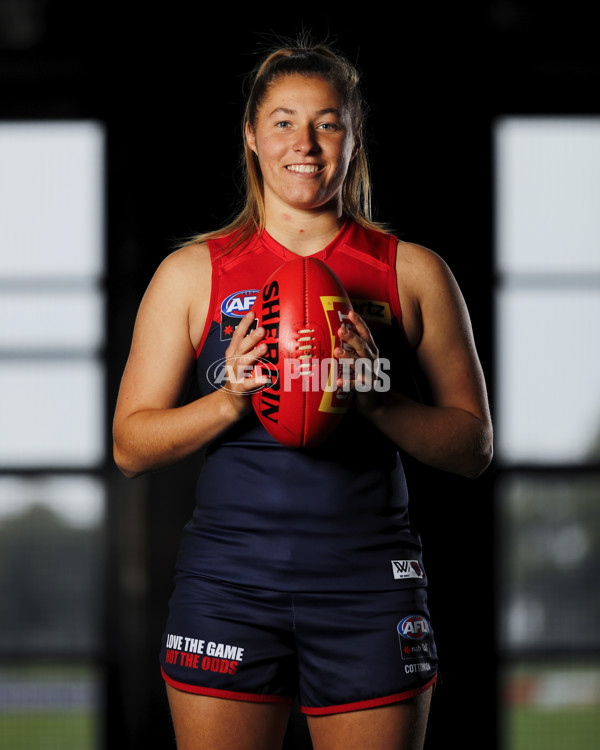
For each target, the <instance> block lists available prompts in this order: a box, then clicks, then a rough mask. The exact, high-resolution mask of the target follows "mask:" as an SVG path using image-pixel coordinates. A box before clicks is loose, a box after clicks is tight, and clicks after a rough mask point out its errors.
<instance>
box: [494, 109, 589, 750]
mask: <svg viewBox="0 0 600 750" xmlns="http://www.w3.org/2000/svg"><path fill="white" fill-rule="evenodd" d="M494 144H495V157H496V169H495V175H496V183H495V187H496V193H495V195H496V206H495V217H496V228H497V229H496V269H497V278H498V282H497V289H496V320H497V331H496V333H497V335H496V361H497V372H496V382H497V393H496V396H497V398H496V407H497V414H496V430H497V445H496V449H497V456H498V461H499V467H500V474H501V476H500V481H499V482H498V485H497V501H498V504H499V518H500V521H501V530H500V535H499V537H500V549H499V556H498V567H499V580H500V591H499V604H500V606H499V617H500V622H499V627H498V632H499V639H500V643H499V646H500V654H501V662H502V667H503V677H504V684H505V693H504V696H503V705H502V711H503V717H504V719H505V722H504V728H505V730H504V740H503V745H502V747H503V749H504V750H509V749H510V750H520V748H527V750H537V749H538V748H539V749H540V750H541V748H544V750H547V749H548V748H554V747H556V748H558V747H567V746H568V747H572V748H581V749H582V750H583V749H584V748H586V749H587V748H590V749H591V748H593V747H597V743H598V740H599V738H600V718H599V717H600V711H599V710H598V709H599V707H600V604H599V602H600V595H599V593H600V592H599V591H598V583H597V581H598V580H599V574H600V388H599V387H598V386H599V384H600V346H598V341H599V339H598V325H599V323H600V212H599V211H598V206H599V205H600V120H598V119H595V118H583V117H582V118H574V117H564V118H558V117H557V118H550V117H547V118H542V117H507V118H503V119H501V120H499V121H498V122H496V124H495V129H494Z"/></svg>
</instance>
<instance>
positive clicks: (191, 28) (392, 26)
mask: <svg viewBox="0 0 600 750" xmlns="http://www.w3.org/2000/svg"><path fill="white" fill-rule="evenodd" d="M16 5H18V4H15V3H11V2H9V0H0V118H2V119H28V118H34V119H37V118H40V119H55V118H58V119H64V118H67V119H68V118H74V119H79V118H92V119H97V120H99V121H101V122H103V123H104V124H105V125H106V129H107V138H108V141H107V147H108V151H107V165H106V167H107V194H106V199H107V225H106V233H107V234H106V237H107V242H106V252H107V275H106V279H105V283H106V292H107V298H108V302H109V304H108V311H107V326H108V331H109V336H108V342H107V348H106V357H107V363H108V385H107V389H108V394H107V403H108V404H109V405H110V410H112V405H113V404H114V402H115V398H116V391H117V388H118V382H119V378H120V375H121V372H122V369H123V367H124V364H125V359H126V356H127V350H128V346H129V341H130V336H131V330H132V326H133V320H134V316H135V312H136V309H137V306H138V304H139V301H140V298H141V295H142V294H143V291H144V289H145V287H146V285H147V283H148V281H149V280H150V277H151V275H152V273H153V272H154V270H155V268H156V266H157V265H158V263H159V262H160V261H161V259H162V258H163V257H164V256H165V255H166V254H167V253H168V252H169V251H170V250H171V249H172V247H173V245H174V243H176V242H177V241H179V240H181V239H182V238H185V237H187V236H189V235H191V234H193V233H196V232H200V231H204V230H208V229H212V228H215V227H216V226H219V225H220V224H222V223H223V222H224V221H225V220H226V219H227V218H228V217H229V216H230V214H231V212H232V209H233V206H234V203H235V200H236V196H237V193H236V184H235V175H236V171H237V164H238V158H239V151H240V148H239V144H240V137H241V133H240V128H239V122H240V119H241V115H242V108H243V99H242V80H243V77H244V75H245V74H246V73H247V72H248V71H249V69H251V68H252V67H253V66H254V64H255V62H256V61H257V59H258V55H259V54H260V52H261V51H262V50H264V49H265V48H266V47H269V46H271V45H272V44H273V37H274V36H283V37H285V36H292V37H293V36H296V34H297V33H298V31H299V30H301V29H302V28H305V29H308V30H312V32H313V34H314V36H315V37H317V38H318V39H319V38H322V37H327V38H329V39H330V40H332V41H333V42H334V43H335V44H336V45H337V46H338V47H339V48H340V49H341V50H342V51H343V52H345V54H346V55H347V56H348V57H349V58H350V59H351V60H352V61H353V62H355V63H356V64H357V65H358V67H359V68H360V70H361V71H362V73H363V75H364V80H365V86H364V89H365V94H366V97H367V100H368V101H369V103H370V105H371V113H370V116H369V120H368V126H367V145H368V150H369V153H370V156H371V161H372V177H373V183H374V194H375V207H376V218H378V219H380V220H383V221H386V222H389V224H390V225H391V226H392V228H393V229H394V231H395V232H396V233H397V234H398V235H399V236H400V237H401V238H403V239H407V240H410V241H415V242H418V243H420V244H423V245H426V246H428V247H430V248H432V249H434V250H436V251H437V252H438V253H440V254H441V255H442V256H443V257H444V258H445V259H446V260H447V261H448V263H449V264H450V266H451V268H452V269H453V271H454V273H455V275H456V277H457V279H458V281H459V284H460V285H461V287H462V290H463V293H464V295H465V298H466V300H467V303H468V306H469V309H470V311H471V316H472V319H473V327H474V330H475V336H476V340H477V344H478V348H479V352H480V356H481V359H482V362H483V366H484V369H485V371H486V374H487V378H488V384H489V387H490V391H491V396H492V405H493V393H494V382H493V367H494V363H493V323H494V321H493V309H492V290H493V284H494V273H493V259H492V250H493V232H494V227H493V217H492V204H493V189H492V165H493V154H492V150H491V129H492V125H493V122H494V119H495V118H496V117H498V116H501V115H504V114H544V113H547V114H564V113H597V112H598V109H599V101H598V94H597V92H598V89H599V85H600V64H599V57H598V51H597V47H598V42H597V39H596V34H595V29H596V27H595V24H594V23H593V22H592V19H591V18H590V17H589V13H588V12H587V11H586V10H585V7H586V6H585V5H584V4H580V3H578V2H571V3H569V4H568V6H557V7H555V8H554V9H552V8H550V7H549V6H548V5H547V4H546V3H536V2H510V1H508V0H505V1H502V0H497V1H496V2H481V3H479V4H477V5H476V9H475V10H474V11H468V12H467V11H466V10H465V9H464V4H463V6H460V7H458V8H456V7H451V5H450V4H446V3H444V4H440V7H438V6H437V5H436V4H434V3H422V4H420V5H419V6H418V7H411V6H409V5H400V4H398V5H393V6H390V9H389V10H385V9H384V7H383V6H379V5H371V6H369V5H366V4H364V5H357V6H355V8H354V9H353V10H351V9H350V7H349V6H348V5H343V6H342V5H339V4H338V5H336V6H335V7H332V6H330V5H328V6H327V9H323V10H314V11H311V12H310V13H305V12H304V11H303V10H302V9H301V8H296V7H289V6H288V7H286V9H285V10H282V9H281V6H280V5H279V4H277V5H276V6H275V8H276V9H268V8H267V9H265V8H261V9H260V10H257V9H254V8H252V9H250V8H247V9H246V10H245V11H244V12H241V11H238V10H236V8H235V7H234V6H232V5H231V4H220V5H216V6H215V7H211V6H207V5H206V6H205V5H201V4H197V5H196V9H195V10H191V9H190V7H191V6H190V5H188V4H185V5H184V4H179V3H177V2H171V3H164V4H161V3H157V4H154V5H153V6H152V7H150V4H148V3H125V2H122V3H114V2H96V1H95V0H88V1H87V2H81V1H79V2H74V1H73V0H48V1H47V2H43V1H42V0H37V1H36V0H27V1H26V0H23V2H22V4H21V6H20V7H21V11H20V15H19V12H17V11H15V7H16ZM474 5H475V4H474ZM242 7H246V6H242ZM23 9H25V13H24V12H23ZM15 14H16V15H15ZM15 18H21V19H23V18H28V19H29V21H28V22H26V23H24V22H23V21H22V22H21V25H20V26H19V24H16V25H15ZM111 416H112V415H111V414H110V413H109V414H107V425H109V424H110V419H111ZM107 455H108V456H110V446H108V445H107ZM197 464H198V458H197V457H194V458H192V459H189V460H188V461H186V462H185V463H184V465H183V466H182V467H179V468H178V469H177V470H166V471H162V472H158V473H156V474H154V475H152V476H150V477H142V478H140V479H138V480H134V481H127V480H125V479H123V478H122V477H120V475H119V474H118V472H117V471H116V469H115V468H114V467H113V465H112V463H111V461H110V460H108V459H107V463H106V466H105V467H104V468H103V475H104V477H105V479H106V482H107V484H108V487H109V490H110V491H109V508H108V518H109V524H108V538H107V545H106V561H107V562H106V590H105V598H106V624H105V633H106V641H105V647H104V648H103V649H102V652H101V653H100V654H99V655H98V660H99V664H100V666H101V667H102V669H103V673H104V674H105V676H106V680H105V688H106V690H105V693H104V697H105V710H106V714H105V716H106V720H105V721H104V722H103V724H104V731H105V739H106V744H107V746H113V745H114V744H115V743H117V742H118V743H120V746H123V747H127V748H131V749H134V748H147V747H158V746H163V747H169V746H170V743H171V742H172V730H171V726H170V721H169V718H168V711H167V707H166V702H165V699H164V688H163V685H162V681H161V679H160V675H159V672H158V662H157V651H158V642H159V637H160V634H161V632H162V627H163V624H164V619H165V614H166V605H167V600H168V596H169V592H170V590H171V579H172V573H173V564H174V557H175V554H176V550H177V546H178V543H179V537H180V533H181V528H182V526H183V524H184V523H185V522H186V520H187V518H188V516H189V514H190V512H191V508H192V502H193V500H192V495H193V482H194V475H195V473H196V470H197ZM496 473H497V467H495V466H494V467H492V469H490V471H488V473H487V474H486V475H485V476H484V477H483V478H481V479H479V480H477V481H474V482H473V481H467V480H462V479H459V478H456V477H452V476H449V475H446V474H441V473H438V472H432V471H429V470H427V471H426V472H424V471H423V469H422V468H421V467H419V466H417V465H413V464H412V463H410V464H409V475H410V477H411V479H412V509H413V510H412V515H413V520H414V521H415V523H416V525H417V527H418V528H419V530H420V532H421V534H422V537H423V539H424V548H425V559H426V563H427V568H428V572H429V576H430V579H431V586H430V599H431V610H432V618H433V624H434V627H435V631H436V638H437V641H438V646H439V651H440V654H441V670H442V683H441V686H440V688H439V689H438V691H437V695H436V697H435V701H434V708H433V712H432V718H431V728H430V735H429V743H428V747H432V748H434V747H440V746H442V744H443V743H444V744H445V743H446V742H447V740H448V738H449V737H452V738H453V739H456V740H457V741H460V743H461V746H462V747H465V748H471V747H473V748H475V747H477V748H479V747H486V748H493V747H494V743H495V738H496V737H497V715H496V714H497V712H496V703H497V697H498V690H497V687H498V684H497V683H498V669H497V667H498V664H497V654H496V641H495V632H494V628H495V625H494V623H495V612H494V578H495V575H496V573H497V570H498V568H497V565H498V564H501V561H496V560H495V555H494V548H495V545H494V528H495V526H494V502H493V497H494V479H495V476H496ZM301 734H302V724H301V723H300V724H299V725H298V728H297V729H295V730H294V731H293V732H291V733H290V737H289V738H288V746H289V747H304V745H303V744H302V741H300V740H298V741H297V742H295V741H294V739H293V737H292V735H298V736H300V735H301Z"/></svg>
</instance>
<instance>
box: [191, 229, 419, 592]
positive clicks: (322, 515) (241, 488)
mask: <svg viewBox="0 0 600 750" xmlns="http://www.w3.org/2000/svg"><path fill="white" fill-rule="evenodd" d="M227 240H228V238H224V239H218V240H209V242H208V245H209V249H210V253H211V260H212V291H211V299H210V306H209V314H208V317H207V322H206V325H205V330H204V335H203V337H202V341H201V343H200V346H199V349H198V360H197V375H198V385H199V387H200V392H201V394H203V395H204V394H206V393H209V392H211V390H214V389H216V388H220V387H222V386H223V385H224V384H225V383H224V382H221V380H220V378H221V377H222V375H221V374H220V373H222V368H219V367H218V363H219V362H220V361H222V360H223V358H224V355H225V350H226V348H227V346H228V345H229V340H230V338H231V336H232V335H233V331H234V330H235V327H236V325H237V324H238V323H239V321H240V320H241V318H242V317H243V316H244V315H245V313H246V312H248V310H250V308H251V307H252V304H253V302H254V299H255V297H256V295H257V294H258V291H259V290H260V288H261V286H262V284H263V283H264V282H265V281H266V279H267V278H268V277H269V276H270V275H271V273H272V272H273V271H274V270H275V269H276V268H278V267H279V266H280V265H281V264H282V263H285V262H286V261H288V260H291V259H293V258H295V257H297V256H296V255H295V254H294V253H292V252H290V251H289V250H287V249H286V248H285V247H283V246H282V245H280V244H279V243H278V242H276V241H275V240H274V239H273V238H272V237H270V236H269V235H268V234H267V233H266V232H264V233H263V234H262V235H261V236H260V237H256V236H255V237H253V238H252V240H251V241H250V242H249V243H248V244H247V245H246V246H245V247H244V248H243V249H242V250H241V251H239V250H235V251H233V252H231V253H225V254H224V253H223V250H224V248H225V247H226V245H227ZM397 242H398V241H397V239H396V238H395V237H393V236H392V235H389V234H385V233H383V232H378V231H374V230H370V229H366V228H364V227H361V226H359V225H358V224H356V223H355V222H353V221H350V220H348V221H346V223H345V225H344V226H343V228H342V230H341V231H340V232H339V234H338V235H337V237H336V238H335V239H334V240H333V242H331V243H330V244H329V245H327V247H325V248H324V249H323V250H321V251H320V252H318V253H315V254H314V255H313V257H315V258H319V259H321V260H322V261H324V262H325V263H326V264H327V265H329V266H330V268H331V269H332V270H333V271H334V272H335V273H336V275H337V276H338V277H339V279H340V280H341V282H342V284H343V285H344V287H345V289H346V291H347V292H348V295H349V297H350V299H351V301H352V304H353V306H354V309H355V310H356V311H357V312H358V313H359V314H360V315H361V316H362V317H363V319H364V320H365V322H366V323H367V325H368V326H369V328H370V330H371V332H372V333H373V336H374V338H375V341H376V343H377V346H378V348H379V353H380V358H381V359H382V366H383V368H384V370H387V372H386V376H387V378H388V379H389V381H390V383H391V387H396V389H398V388H399V387H398V386H397V383H398V382H399V381H402V380H403V379H404V376H405V375H406V373H405V372H404V369H405V365H404V366H403V365H402V361H403V357H401V356H400V354H401V353H402V350H403V341H404V339H403V334H402V327H401V309H400V302H399V299H398V292H397V281H396V272H395V259H396V248H397ZM404 353H405V350H404ZM394 383H396V386H394ZM400 387H401V386H400ZM178 568H179V569H180V570H184V571H187V572H191V573H194V574H196V575H201V576H206V577H211V578H218V579H221V580H226V581H229V582H232V583H239V584H244V585H250V586H259V587H263V588H270V589H276V590H285V591H340V590H386V589H394V588H397V587H408V586H410V587H412V586H422V585H425V584H426V580H425V573H424V570H423V565H422V560H421V545H420V539H419V536H418V534H417V533H416V532H415V531H414V530H413V528H412V527H411V525H410V522H409V518H408V493H407V489H406V482H405V477H404V471H403V468H402V463H401V460H400V457H399V455H398V451H397V449H396V447H395V446H394V445H393V444H392V443H391V441H389V440H388V439H387V438H385V436H383V435H382V434H381V433H380V432H379V431H378V430H376V429H375V428H374V427H373V426H372V425H371V424H370V423H369V422H368V420H366V419H365V418H363V417H362V416H361V415H360V414H358V412H356V411H355V410H354V409H352V408H351V409H350V410H349V412H348V413H347V414H346V416H345V417H344V419H343V420H342V422H341V425H340V426H339V428H338V429H337V430H336V432H334V434H333V435H332V436H331V437H330V438H328V439H327V440H326V441H325V443H323V444H322V445H320V446H318V447H317V448H314V449H310V450H298V449H290V448H285V447H284V446H282V445H280V444H279V443H277V442H276V441H275V440H274V439H273V438H272V437H271V436H270V435H269V434H268V433H267V431H266V430H265V429H264V428H263V427H262V425H261V424H260V422H259V421H258V419H257V418H256V416H255V415H254V414H250V415H249V416H247V417H245V418H244V419H243V420H241V421H240V422H239V423H237V424H236V425H234V426H233V427H232V428H231V429H229V430H228V431H227V432H226V433H225V434H224V435H223V436H221V438H220V439H219V440H217V441H215V442H214V443H213V444H211V446H210V447H209V449H208V450H207V454H206V458H205V461H204V465H203V467H202V471H201V473H200V477H199V480H198V485H197V504H196V508H195V511H194V515H193V517H192V519H191V521H190V522H189V524H188V525H187V526H186V530H185V533H184V539H183V542H182V547H181V550H180V555H179V560H178Z"/></svg>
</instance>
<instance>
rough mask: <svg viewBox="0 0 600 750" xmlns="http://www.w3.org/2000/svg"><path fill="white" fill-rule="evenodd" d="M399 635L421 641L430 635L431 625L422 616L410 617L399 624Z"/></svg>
mask: <svg viewBox="0 0 600 750" xmlns="http://www.w3.org/2000/svg"><path fill="white" fill-rule="evenodd" d="M398 635H400V636H402V637H403V638H410V639H411V640H412V641H420V640H421V639H422V638H425V636H427V635H429V623H428V622H427V620H426V619H425V618H424V617H421V615H409V616H408V617H405V618H404V619H403V620H400V622H399V623H398Z"/></svg>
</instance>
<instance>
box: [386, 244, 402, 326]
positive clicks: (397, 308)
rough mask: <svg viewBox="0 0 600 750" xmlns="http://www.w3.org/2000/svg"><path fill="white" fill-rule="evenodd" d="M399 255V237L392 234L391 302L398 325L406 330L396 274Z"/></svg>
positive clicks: (390, 249) (390, 256)
mask: <svg viewBox="0 0 600 750" xmlns="http://www.w3.org/2000/svg"><path fill="white" fill-rule="evenodd" d="M397 255H398V238H397V237H394V236H390V248H389V258H390V266H391V268H392V273H391V274H390V275H389V279H390V282H389V284H390V288H389V290H388V292H389V295H390V303H391V308H392V312H393V314H394V316H395V318H396V320H397V321H398V325H399V326H400V328H401V329H402V331H404V325H403V323H402V305H401V304H400V295H399V294H398V277H397V275H396V258H397Z"/></svg>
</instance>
